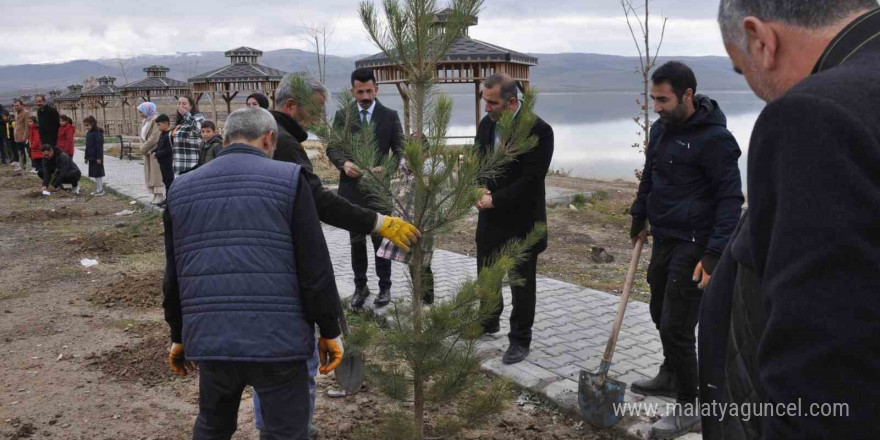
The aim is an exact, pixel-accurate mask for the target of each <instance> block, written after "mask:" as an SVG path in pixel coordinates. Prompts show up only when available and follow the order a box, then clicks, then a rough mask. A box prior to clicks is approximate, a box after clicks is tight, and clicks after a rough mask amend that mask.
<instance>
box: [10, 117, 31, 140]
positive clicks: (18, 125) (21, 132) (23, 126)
mask: <svg viewBox="0 0 880 440" xmlns="http://www.w3.org/2000/svg"><path fill="white" fill-rule="evenodd" d="M13 113H15V142H27V140H28V136H29V135H30V129H29V128H28V119H30V118H31V112H29V111H28V110H27V109H23V110H22V111H21V113H17V112H13Z"/></svg>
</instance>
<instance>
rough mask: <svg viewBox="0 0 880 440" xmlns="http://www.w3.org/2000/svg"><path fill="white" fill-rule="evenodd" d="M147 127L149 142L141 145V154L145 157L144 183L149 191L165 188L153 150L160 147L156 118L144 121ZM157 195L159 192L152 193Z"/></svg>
mask: <svg viewBox="0 0 880 440" xmlns="http://www.w3.org/2000/svg"><path fill="white" fill-rule="evenodd" d="M144 124H148V126H147V140H146V141H144V142H143V143H141V154H143V155H144V182H145V183H146V184H147V189H153V188H156V189H157V190H158V189H159V188H163V189H164V188H165V185H164V184H163V183H162V172H161V171H159V162H158V161H157V160H156V158H155V157H153V155H152V154H150V153H152V152H153V150H155V149H156V147H157V146H158V145H159V135H160V134H161V133H159V126H158V125H156V116H155V115H154V116H153V117H152V118H150V119H147V120H145V121H144ZM151 192H153V193H156V192H158V191H151Z"/></svg>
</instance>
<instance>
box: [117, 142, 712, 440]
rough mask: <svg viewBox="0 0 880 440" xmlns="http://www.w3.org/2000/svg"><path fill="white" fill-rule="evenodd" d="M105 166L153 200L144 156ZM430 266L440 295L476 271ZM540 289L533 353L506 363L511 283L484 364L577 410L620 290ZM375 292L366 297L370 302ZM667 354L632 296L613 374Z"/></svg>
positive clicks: (634, 398) (692, 438) (438, 261)
mask: <svg viewBox="0 0 880 440" xmlns="http://www.w3.org/2000/svg"><path fill="white" fill-rule="evenodd" d="M104 169H105V172H106V177H105V179H104V181H105V186H106V187H107V188H108V189H110V190H111V191H115V192H118V193H120V194H122V195H125V196H128V197H130V198H133V199H134V200H137V201H138V202H140V203H141V204H143V205H145V207H148V206H150V205H149V200H150V196H149V194H148V193H147V192H146V189H145V188H144V179H143V165H142V164H141V162H139V161H129V160H119V159H116V158H114V157H105V166H104ZM147 209H153V208H152V207H150V208H147ZM551 233H552V231H551ZM324 234H325V238H326V240H327V244H328V246H329V248H330V253H331V257H332V260H333V266H334V270H335V272H336V284H337V287H338V288H339V293H340V294H341V295H342V296H343V297H349V296H351V294H352V293H353V291H354V276H353V274H352V271H351V258H350V251H349V237H348V232H346V231H343V230H341V229H336V228H333V227H330V226H326V225H325V226H324ZM585 258H586V256H585ZM431 267H432V269H433V271H434V274H435V280H436V288H435V292H436V293H435V294H436V296H437V299H438V300H440V301H442V300H443V298H447V297H450V296H451V295H452V294H453V290H454V288H455V287H456V286H457V285H458V284H459V283H460V282H461V281H463V280H465V279H467V278H468V277H475V276H476V275H477V271H476V269H477V264H476V259H474V258H471V257H467V256H464V255H460V254H456V253H453V252H447V251H443V250H438V251H436V253H435V255H434V258H433V261H432V264H431ZM373 268H374V266H373V257H372V256H371V257H370V268H369V272H368V276H369V277H370V281H369V286H370V289H371V291H372V292H374V294H375V292H378V291H379V287H378V281H377V279H376V277H375V271H374V269H373ZM392 275H393V277H392V281H393V283H394V285H395V286H405V285H406V284H407V270H406V266H404V265H403V264H400V263H394V264H393V268H392ZM537 291H538V295H537V296H538V298H537V309H536V315H535V324H534V328H533V340H532V346H531V354H530V355H529V357H528V358H527V359H526V361H524V362H522V363H519V364H516V365H509V366H508V365H503V364H502V363H501V354H502V353H503V351H504V350H505V349H506V348H507V336H506V334H507V331H508V330H509V323H508V322H507V320H508V318H509V314H510V304H511V302H510V289H509V288H505V290H504V303H505V312H504V316H503V319H502V324H501V325H502V326H501V332H500V333H498V334H497V335H495V336H485V337H484V339H483V341H482V343H481V350H482V351H483V352H484V353H483V354H484V355H485V356H486V359H487V360H486V361H484V363H483V368H484V369H486V370H488V371H490V372H492V373H494V374H498V375H503V376H506V377H508V378H510V379H512V380H513V381H514V382H515V383H516V384H517V385H519V386H521V387H524V388H528V389H530V390H532V391H534V392H537V393H540V394H541V395H543V396H545V397H546V398H547V399H549V400H550V401H552V402H554V403H555V404H556V405H558V406H559V407H560V408H561V409H562V410H563V411H565V412H567V413H569V414H571V415H577V414H579V410H578V408H577V405H578V403H577V388H578V383H577V380H578V375H579V373H580V371H581V369H584V370H587V371H596V370H597V369H598V367H599V363H600V362H601V358H602V354H603V352H604V350H605V344H606V342H607V340H608V335H609V332H610V329H611V325H612V322H613V321H614V317H615V314H616V313H617V305H618V297H617V296H614V295H611V294H609V293H604V292H599V291H596V290H592V289H586V288H583V287H581V286H576V285H573V284H569V283H565V282H562V281H557V280H553V279H550V278H544V277H539V278H538V281H537ZM406 295H408V293H407V291H406V289H405V288H402V287H397V288H392V297H393V298H404V297H405V296H406ZM372 298H373V297H371V299H370V300H368V304H369V305H371V302H372ZM662 361H663V355H662V346H661V344H660V336H659V335H658V333H657V330H656V328H655V327H654V324H653V323H652V321H651V316H650V312H649V309H648V305H647V304H645V303H641V302H636V301H631V302H630V303H629V305H628V307H627V311H626V318H625V319H624V323H623V328H622V330H621V333H620V339H619V341H618V343H617V351H616V352H615V354H614V364H613V366H612V367H611V375H612V376H613V377H615V378H617V379H618V380H621V381H623V382H626V383H627V384H632V382H634V381H637V380H642V379H647V378H650V377H652V376H653V375H654V374H655V373H656V372H657V369H658V367H659V366H660V364H661V363H662ZM626 401H627V402H644V403H646V404H659V405H660V411H661V413H662V411H663V406H664V405H665V403H666V402H670V401H671V400H670V399H660V398H656V397H649V398H647V399H645V398H643V397H642V396H640V395H637V394H632V393H630V392H629V391H627V393H626ZM650 423H651V419H650V417H648V416H647V414H645V413H642V414H640V415H638V416H633V417H628V418H626V419H625V420H624V421H622V422H621V423H620V424H619V425H618V427H617V428H618V429H620V430H622V431H624V432H626V433H627V434H628V435H629V436H630V437H634V438H647V435H648V433H649V432H650ZM682 438H683V439H687V440H696V439H701V438H702V437H701V436H700V435H697V434H690V435H688V436H686V437H682Z"/></svg>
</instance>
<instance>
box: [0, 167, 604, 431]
mask: <svg viewBox="0 0 880 440" xmlns="http://www.w3.org/2000/svg"><path fill="white" fill-rule="evenodd" d="M82 185H83V186H84V189H85V190H86V191H84V193H88V191H90V190H92V189H93V185H92V184H91V183H90V182H88V181H85V180H84V181H83V183H82ZM39 186H40V183H39V181H38V180H37V179H36V178H35V177H33V176H32V175H26V176H13V172H12V171H11V169H9V168H8V167H2V168H0V255H3V256H4V258H2V259H0V341H2V345H0V371H3V374H2V375H0V438H10V439H23V438H44V437H45V438H58V439H73V440H77V439H82V440H86V439H88V440H92V439H112V440H118V439H135V440H178V439H179V440H183V439H188V438H191V432H192V423H193V421H194V419H195V416H196V414H197V402H198V385H197V383H198V382H197V380H198V377H197V373H196V374H190V375H189V376H187V377H183V378H182V377H177V376H174V375H172V374H171V373H170V371H169V370H168V367H167V364H166V358H167V355H168V347H169V345H170V341H169V339H168V329H167V326H166V325H165V323H164V322H163V320H162V311H161V308H160V307H159V304H160V302H161V287H160V286H161V272H160V271H161V268H162V267H163V266H162V265H163V254H162V234H161V228H159V227H157V225H158V219H157V217H156V216H155V215H150V214H144V213H141V212H136V213H135V214H133V215H131V216H128V217H117V216H115V215H114V213H116V212H119V211H122V210H124V209H132V210H135V211H139V210H140V209H139V208H138V207H136V206H132V205H130V204H129V200H127V199H124V198H117V197H113V196H106V197H95V198H89V197H86V196H83V195H72V194H70V193H65V192H59V193H56V194H53V195H52V196H48V197H45V196H41V195H40V194H39V192H38V189H39ZM35 191H36V194H35V196H34V195H31V194H34V193H35ZM53 209H54V210H55V212H61V213H75V214H73V215H68V214H63V215H57V214H50V213H51V212H52V210H53ZM94 237H115V238H113V239H108V240H104V241H100V246H92V245H91V244H90V243H92V241H93V240H94ZM82 258H94V259H97V260H98V261H99V264H98V265H97V266H94V267H91V268H89V269H86V268H84V267H82V266H81V265H80V260H81V259H82ZM111 304H112V306H111ZM333 386H334V380H333V379H332V378H327V377H320V378H319V379H318V393H319V397H318V402H317V408H316V415H315V423H316V425H317V426H318V427H319V428H320V429H321V436H320V438H322V439H350V438H352V436H353V433H354V432H355V431H357V430H360V429H363V427H365V426H366V427H370V426H374V425H375V422H376V420H375V419H376V414H377V411H378V410H379V409H382V408H387V407H388V405H389V401H388V400H387V399H386V398H385V397H383V396H381V395H379V394H378V392H377V391H376V390H375V388H373V387H371V386H370V385H369V384H368V385H367V386H366V388H365V389H364V391H363V392H362V393H361V394H359V395H357V396H354V397H349V398H345V399H330V398H328V397H326V394H325V393H326V391H327V390H328V389H330V388H331V387H333ZM238 422H239V432H238V433H236V435H235V436H234V438H235V439H238V440H256V439H258V434H257V432H256V430H255V429H254V423H253V405H252V403H251V396H250V392H247V393H246V395H245V396H244V397H243V399H242V404H241V410H240V412H239V420H238ZM430 422H431V420H429V425H430ZM458 438H461V439H535V440H537V439H562V440H573V439H610V438H614V437H612V436H610V435H608V434H605V433H596V432H593V431H592V430H590V429H589V428H586V427H584V426H583V425H582V424H580V423H579V422H578V421H576V420H572V419H570V418H567V417H565V416H563V415H561V414H559V413H557V412H555V411H554V410H553V409H552V408H549V407H547V406H546V405H544V404H542V403H541V402H539V401H537V400H536V399H535V398H533V397H531V396H529V395H524V394H520V395H519V398H518V399H517V400H516V401H515V402H511V403H510V406H509V409H508V410H507V411H505V412H504V413H503V414H501V415H499V416H497V417H494V418H492V419H491V420H490V421H489V423H488V424H487V425H486V426H485V427H483V428H482V429H475V430H470V431H466V432H464V433H462V434H461V435H460V436H459V437H458Z"/></svg>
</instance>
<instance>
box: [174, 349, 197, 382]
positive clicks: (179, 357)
mask: <svg viewBox="0 0 880 440" xmlns="http://www.w3.org/2000/svg"><path fill="white" fill-rule="evenodd" d="M168 365H169V366H171V371H172V372H174V374H177V375H179V376H186V372H187V369H190V370H195V369H196V368H197V367H196V363H195V362H187V361H186V355H185V354H184V352H183V344H178V343H177V342H175V343H173V344H171V353H169V354H168Z"/></svg>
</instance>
